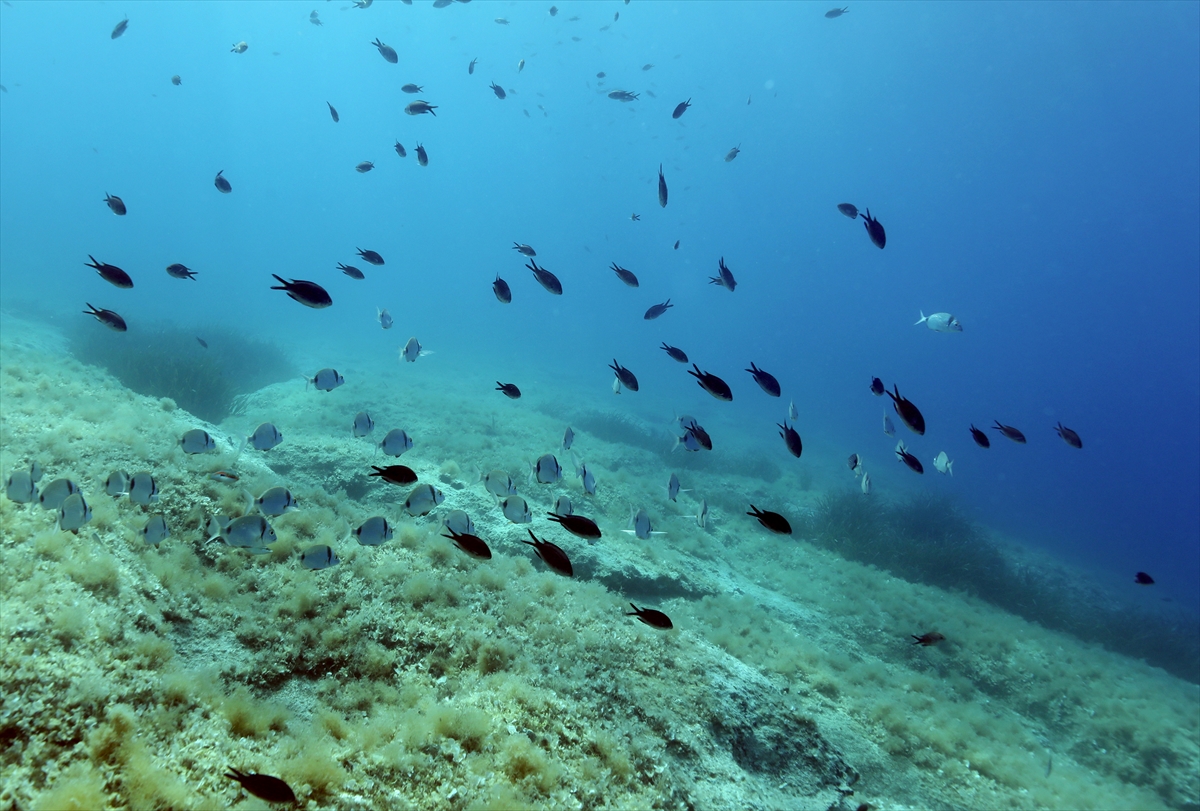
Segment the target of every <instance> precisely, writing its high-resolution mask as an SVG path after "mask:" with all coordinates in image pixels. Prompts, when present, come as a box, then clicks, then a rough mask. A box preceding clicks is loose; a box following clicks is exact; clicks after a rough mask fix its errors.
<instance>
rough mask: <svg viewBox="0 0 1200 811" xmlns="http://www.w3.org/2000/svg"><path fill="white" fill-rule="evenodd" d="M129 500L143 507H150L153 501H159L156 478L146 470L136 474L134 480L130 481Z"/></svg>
mask: <svg viewBox="0 0 1200 811" xmlns="http://www.w3.org/2000/svg"><path fill="white" fill-rule="evenodd" d="M129 500H130V501H132V502H133V503H134V504H140V505H141V506H143V507H148V506H150V502H152V501H158V485H157V484H156V483H155V481H154V477H153V476H151V475H150V474H149V473H148V472H146V471H144V470H143V471H142V472H141V473H134V474H133V478H132V479H130V480H129Z"/></svg>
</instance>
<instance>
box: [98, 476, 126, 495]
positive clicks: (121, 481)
mask: <svg viewBox="0 0 1200 811" xmlns="http://www.w3.org/2000/svg"><path fill="white" fill-rule="evenodd" d="M104 492H106V493H108V494H109V495H110V496H112V497H113V498H120V497H121V496H124V495H128V494H129V475H128V474H127V473H126V472H125V471H123V470H114V471H113V472H112V473H109V474H108V479H107V480H106V481H105V482H104Z"/></svg>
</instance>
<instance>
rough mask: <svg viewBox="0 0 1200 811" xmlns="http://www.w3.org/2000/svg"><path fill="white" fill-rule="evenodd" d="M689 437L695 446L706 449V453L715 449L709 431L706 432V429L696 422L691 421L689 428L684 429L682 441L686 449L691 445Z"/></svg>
mask: <svg viewBox="0 0 1200 811" xmlns="http://www.w3.org/2000/svg"><path fill="white" fill-rule="evenodd" d="M688 437H691V439H692V440H693V441H694V442H695V444H697V445H699V446H700V447H701V448H704V450H706V451H711V450H712V449H713V443H712V437H711V436H709V435H708V431H705V430H704V428H702V427H701V425H700V423H698V422H696V421H695V420H690V421H689V422H688V424H687V427H686V428H685V429H684V435H683V438H682V439H681V440H680V441H681V442H682V443H683V445H684V447H685V448H686V447H688V446H689V445H690V444H691V443H689V442H688ZM689 450H690V448H689Z"/></svg>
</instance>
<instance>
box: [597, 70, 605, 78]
mask: <svg viewBox="0 0 1200 811" xmlns="http://www.w3.org/2000/svg"><path fill="white" fill-rule="evenodd" d="M607 75H608V74H606V73H605V72H604V71H600V72H599V73H597V74H596V78H597V79H603V78H604V77H605V76H607Z"/></svg>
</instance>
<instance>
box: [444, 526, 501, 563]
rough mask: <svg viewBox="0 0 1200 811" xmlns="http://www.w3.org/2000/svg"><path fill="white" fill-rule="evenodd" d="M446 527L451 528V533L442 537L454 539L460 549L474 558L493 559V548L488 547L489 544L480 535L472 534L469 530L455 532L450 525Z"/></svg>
mask: <svg viewBox="0 0 1200 811" xmlns="http://www.w3.org/2000/svg"><path fill="white" fill-rule="evenodd" d="M446 529H448V530H450V534H449V535H442V537H443V538H449V539H450V540H452V541H454V543H455V545H456V546H458V548H459V549H461V550H462V551H464V552H466V553H467V554H468V555H470V556H471V557H473V558H483V559H484V560H490V559H491V557H492V550H491V549H488V545H487V544H486V543H485V542H484V540H483V539H482V538H480V537H479V536H478V535H472V534H470V533H469V532H455V531H454V530H453V529H451V528H450V527H446Z"/></svg>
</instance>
